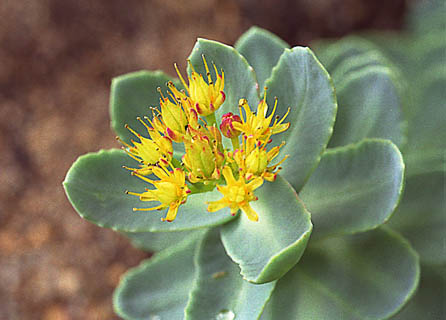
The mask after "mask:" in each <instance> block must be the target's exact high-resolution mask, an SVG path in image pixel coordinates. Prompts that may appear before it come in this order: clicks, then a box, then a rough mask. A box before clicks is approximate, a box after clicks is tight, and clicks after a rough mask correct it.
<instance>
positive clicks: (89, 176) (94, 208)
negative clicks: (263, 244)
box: [64, 150, 234, 232]
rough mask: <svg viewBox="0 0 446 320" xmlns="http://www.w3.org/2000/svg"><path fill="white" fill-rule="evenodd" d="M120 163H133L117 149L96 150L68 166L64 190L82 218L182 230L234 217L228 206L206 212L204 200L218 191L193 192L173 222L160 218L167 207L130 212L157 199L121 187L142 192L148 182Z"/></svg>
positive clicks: (125, 227)
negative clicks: (144, 198)
mask: <svg viewBox="0 0 446 320" xmlns="http://www.w3.org/2000/svg"><path fill="white" fill-rule="evenodd" d="M122 165H126V166H130V167H132V166H135V161H133V160H132V159H131V158H130V157H129V156H127V155H126V154H125V152H124V151H121V150H109V151H104V150H103V151H100V152H98V153H90V154H87V155H84V156H81V157H80V158H79V159H78V160H77V161H76V162H75V163H74V164H73V166H72V167H71V168H70V170H69V171H68V173H67V177H66V178H65V181H64V187H65V192H66V193H67V196H68V199H69V200H70V202H71V204H72V205H73V206H74V208H75V209H76V211H77V212H78V213H79V215H81V216H82V217H83V218H85V219H87V220H89V221H91V222H93V223H95V224H97V225H99V226H101V227H106V228H112V229H114V230H119V231H125V232H145V231H150V232H160V231H184V230H190V229H196V228H203V227H210V226H214V225H219V224H222V223H225V222H227V221H229V220H231V219H234V217H232V216H231V214H230V213H229V210H226V209H223V210H220V211H219V212H218V213H209V212H207V204H206V203H205V202H206V201H214V200H217V199H219V197H220V196H221V195H220V193H219V192H218V191H216V190H214V191H212V192H206V193H200V194H193V195H191V196H189V197H188V199H187V202H186V204H184V205H181V206H180V208H179V210H178V215H177V218H176V219H175V221H174V222H171V223H169V222H162V221H161V218H162V217H165V215H166V211H167V209H164V210H161V211H152V212H133V208H147V207H154V206H156V205H157V204H159V203H158V202H142V201H140V200H139V198H138V197H136V196H130V195H126V194H125V193H124V192H125V190H130V191H134V192H144V190H145V188H147V187H150V185H149V184H148V183H146V182H144V181H142V180H140V179H138V178H137V177H134V176H131V175H130V173H129V171H128V170H125V169H123V168H121V167H122Z"/></svg>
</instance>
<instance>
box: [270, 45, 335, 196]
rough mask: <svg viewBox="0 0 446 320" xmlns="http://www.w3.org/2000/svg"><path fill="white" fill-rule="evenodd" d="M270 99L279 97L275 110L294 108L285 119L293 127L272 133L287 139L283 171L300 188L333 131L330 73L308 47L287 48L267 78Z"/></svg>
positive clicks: (333, 114) (282, 151)
mask: <svg viewBox="0 0 446 320" xmlns="http://www.w3.org/2000/svg"><path fill="white" fill-rule="evenodd" d="M266 86H267V87H268V88H269V91H268V103H269V104H270V105H271V104H273V98H274V97H277V98H278V107H277V111H276V114H277V115H279V116H282V115H284V114H285V112H286V110H287V109H288V107H290V108H291V111H290V114H289V115H288V117H287V119H286V122H289V123H290V128H289V129H288V130H287V131H285V132H283V133H281V134H278V135H277V136H274V137H273V141H274V142H273V143H275V144H279V143H280V141H282V140H285V141H286V145H285V146H284V147H283V148H282V150H281V154H282V155H285V154H289V155H290V158H289V159H288V160H287V161H286V162H285V163H284V166H283V167H284V168H283V171H282V175H283V176H284V177H287V180H288V181H289V182H290V183H291V185H292V186H293V187H294V188H295V189H296V190H297V191H299V190H300V189H301V188H302V186H303V184H304V182H305V180H306V179H307V178H308V177H309V175H310V174H311V172H312V171H313V170H314V169H315V167H316V166H317V163H318V162H319V159H320V156H321V154H322V152H323V151H324V150H325V148H326V145H327V142H328V140H329V139H330V136H331V133H332V131H333V123H334V119H335V116H336V98H335V93H334V88H333V86H332V83H331V79H330V76H329V75H328V73H327V71H325V69H324V68H323V67H322V65H321V64H320V63H319V61H318V60H317V59H316V57H315V56H314V54H313V53H312V52H311V50H310V49H308V48H302V47H295V48H293V49H285V52H284V53H283V54H282V56H281V57H280V59H279V62H278V64H277V65H276V66H275V67H274V69H273V72H272V75H271V77H270V78H269V79H268V80H267V81H266Z"/></svg>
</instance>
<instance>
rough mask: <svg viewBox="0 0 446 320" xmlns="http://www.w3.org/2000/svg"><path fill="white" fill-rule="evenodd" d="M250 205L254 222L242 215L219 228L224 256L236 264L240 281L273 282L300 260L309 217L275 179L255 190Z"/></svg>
mask: <svg viewBox="0 0 446 320" xmlns="http://www.w3.org/2000/svg"><path fill="white" fill-rule="evenodd" d="M255 194H256V196H258V198H259V200H258V201H252V202H250V205H251V206H252V208H253V209H254V210H255V211H256V212H257V214H258V215H259V221H257V222H254V221H251V220H249V219H248V218H247V216H246V215H245V214H244V213H243V212H240V213H239V216H240V217H239V218H238V219H235V220H234V221H233V222H232V223H228V224H226V225H224V226H223V227H222V230H221V237H222V241H223V245H224V246H225V249H226V252H227V253H228V255H229V256H230V257H231V258H232V260H234V261H235V262H236V263H238V264H239V266H240V269H241V274H242V276H243V278H245V279H246V280H248V281H250V282H254V283H265V282H269V281H273V280H276V279H278V278H280V277H281V276H283V275H284V274H285V273H286V272H287V271H288V270H290V269H291V268H292V267H293V266H294V265H295V264H296V263H297V262H298V261H299V259H300V257H301V256H302V253H303V252H304V250H305V247H306V245H307V242H308V239H309V237H310V234H311V230H312V224H311V221H310V214H309V213H308V211H307V210H306V209H305V208H304V206H303V204H302V202H301V201H300V200H299V199H298V198H297V194H296V192H295V191H294V189H293V188H292V187H291V186H290V185H289V183H288V182H287V181H286V180H285V179H283V178H281V177H280V176H278V177H277V180H276V181H274V182H273V183H268V182H265V183H264V184H263V186H262V187H261V188H259V189H257V190H256V192H255Z"/></svg>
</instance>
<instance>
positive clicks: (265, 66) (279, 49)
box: [234, 27, 289, 92]
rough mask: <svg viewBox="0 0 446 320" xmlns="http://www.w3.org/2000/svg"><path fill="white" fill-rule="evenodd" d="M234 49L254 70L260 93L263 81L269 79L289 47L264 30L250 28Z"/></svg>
mask: <svg viewBox="0 0 446 320" xmlns="http://www.w3.org/2000/svg"><path fill="white" fill-rule="evenodd" d="M234 47H235V48H236V49H237V50H238V52H240V53H241V54H242V55H243V56H244V57H245V58H246V60H248V62H249V64H250V65H251V66H252V67H253V68H254V71H255V73H256V76H257V82H258V84H259V88H260V92H262V91H263V87H264V85H265V80H266V79H268V78H269V76H270V75H271V71H272V70H273V67H274V66H275V65H276V64H277V61H279V58H280V56H281V55H282V53H283V51H284V49H285V48H289V45H288V44H287V43H286V42H285V41H283V40H282V39H280V38H279V37H277V36H276V35H274V34H272V33H271V32H269V31H267V30H265V29H262V28H259V27H251V28H250V29H249V30H248V31H246V32H245V33H244V34H242V36H241V37H240V38H239V39H238V40H237V42H236V44H235V46H234Z"/></svg>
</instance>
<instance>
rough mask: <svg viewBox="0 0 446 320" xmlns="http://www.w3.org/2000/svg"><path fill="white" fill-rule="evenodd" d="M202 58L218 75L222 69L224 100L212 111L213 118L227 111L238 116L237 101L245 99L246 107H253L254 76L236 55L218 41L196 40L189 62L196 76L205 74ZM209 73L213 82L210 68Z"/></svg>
mask: <svg viewBox="0 0 446 320" xmlns="http://www.w3.org/2000/svg"><path fill="white" fill-rule="evenodd" d="M202 55H204V57H205V58H206V61H207V62H208V63H211V62H213V63H215V65H216V66H217V68H218V70H219V72H220V70H221V69H223V71H224V73H225V88H224V92H225V94H226V100H225V102H224V103H223V105H222V106H221V107H220V108H219V109H218V110H217V111H216V116H217V119H219V118H220V117H221V116H222V115H223V114H224V113H227V112H233V113H238V102H239V100H240V99H241V98H246V99H247V100H248V102H249V103H250V105H251V104H252V105H254V106H257V104H258V102H259V93H258V85H257V82H256V77H255V73H254V71H253V69H252V67H250V65H249V64H248V62H247V61H246V59H245V58H244V57H243V56H242V55H241V54H240V53H238V52H237V51H236V50H235V49H234V48H233V47H231V46H228V45H225V44H222V43H220V42H217V41H212V40H206V39H198V40H197V42H196V43H195V46H194V48H193V49H192V53H191V54H190V56H189V59H190V62H191V63H192V65H193V66H194V68H195V70H196V71H197V72H198V73H200V74H203V75H206V70H205V68H204V64H203V58H202ZM210 72H211V75H212V77H213V79H215V70H214V69H213V68H210Z"/></svg>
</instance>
